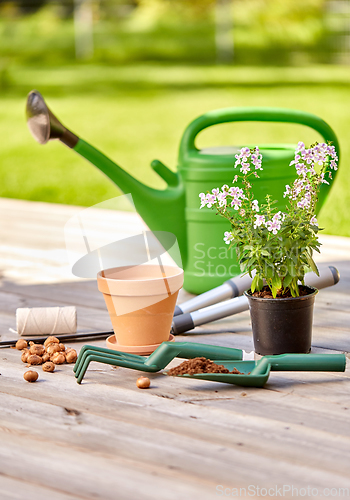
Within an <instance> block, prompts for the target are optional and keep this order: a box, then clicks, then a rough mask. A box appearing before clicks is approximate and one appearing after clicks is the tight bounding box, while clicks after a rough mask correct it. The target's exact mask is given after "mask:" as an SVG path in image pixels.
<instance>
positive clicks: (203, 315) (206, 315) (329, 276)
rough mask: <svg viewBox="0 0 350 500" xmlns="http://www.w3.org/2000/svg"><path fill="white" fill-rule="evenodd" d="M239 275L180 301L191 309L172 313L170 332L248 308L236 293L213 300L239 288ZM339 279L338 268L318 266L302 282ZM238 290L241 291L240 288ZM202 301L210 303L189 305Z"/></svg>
mask: <svg viewBox="0 0 350 500" xmlns="http://www.w3.org/2000/svg"><path fill="white" fill-rule="evenodd" d="M247 276H248V275H246V276H244V277H243V279H242V282H243V283H245V284H247V282H248V279H247ZM244 278H246V279H244ZM240 279H241V278H233V279H232V280H230V281H231V283H233V285H234V286H231V284H228V283H227V282H226V283H224V284H223V285H221V286H219V287H218V288H216V289H214V290H211V291H209V292H205V293H203V294H202V295H199V296H198V297H194V298H193V299H190V300H189V301H187V302H184V303H183V304H180V306H177V307H178V308H179V309H180V308H181V310H183V311H186V310H187V311H188V310H190V311H192V312H187V313H184V314H178V315H177V316H175V317H174V319H173V322H172V325H171V333H172V334H173V335H179V334H181V333H184V332H188V331H190V330H193V329H194V328H195V327H196V326H201V325H204V324H206V323H211V322H212V321H216V320H218V319H222V318H226V317H227V316H232V315H233V314H238V313H240V312H243V311H247V310H248V309H249V305H248V299H247V297H245V296H242V297H235V298H233V299H230V300H224V301H223V302H221V303H218V304H216V303H215V302H218V301H217V300H216V299H217V298H218V297H219V300H222V297H227V295H228V294H229V293H231V294H232V292H233V293H235V290H238V291H240V289H241V288H242V286H241V285H240V284H239V281H240ZM339 279H340V277H339V272H338V270H337V269H336V268H335V267H333V266H328V267H321V266H320V267H319V276H317V275H316V274H315V273H307V274H306V275H305V280H304V282H305V285H309V286H313V287H316V288H318V289H319V290H320V289H322V288H326V287H329V286H333V285H335V284H336V283H338V281H339ZM250 281H251V278H250ZM236 283H237V284H238V286H236ZM244 286H245V285H244ZM249 286H250V285H248V286H247V288H249ZM247 288H246V289H247ZM216 291H217V292H216ZM241 293H243V290H242V292H241ZM201 298H202V300H201ZM214 301H215V302H214ZM201 303H203V304H205V303H209V304H210V303H211V304H212V305H210V306H208V307H203V308H202V309H198V311H195V310H193V309H192V307H197V306H199V305H200V304H201Z"/></svg>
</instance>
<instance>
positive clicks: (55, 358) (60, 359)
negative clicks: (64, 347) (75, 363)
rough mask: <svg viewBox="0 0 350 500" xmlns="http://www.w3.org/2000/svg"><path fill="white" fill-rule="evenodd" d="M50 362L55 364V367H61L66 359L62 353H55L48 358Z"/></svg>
mask: <svg viewBox="0 0 350 500" xmlns="http://www.w3.org/2000/svg"><path fill="white" fill-rule="evenodd" d="M50 360H51V361H52V362H53V363H55V365H61V364H62V363H64V362H65V361H66V357H65V355H64V354H63V353H62V352H55V354H53V355H52V356H51V358H50Z"/></svg>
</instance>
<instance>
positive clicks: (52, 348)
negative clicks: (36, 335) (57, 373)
mask: <svg viewBox="0 0 350 500" xmlns="http://www.w3.org/2000/svg"><path fill="white" fill-rule="evenodd" d="M60 350H61V349H60V346H59V344H50V345H49V346H48V347H47V349H46V351H47V352H48V354H49V355H50V356H52V355H53V354H55V352H60Z"/></svg>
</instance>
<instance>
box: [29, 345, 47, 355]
mask: <svg viewBox="0 0 350 500" xmlns="http://www.w3.org/2000/svg"><path fill="white" fill-rule="evenodd" d="M29 352H30V354H37V355H38V356H42V355H43V354H44V352H45V347H44V346H43V345H41V344H33V345H31V346H30V348H29Z"/></svg>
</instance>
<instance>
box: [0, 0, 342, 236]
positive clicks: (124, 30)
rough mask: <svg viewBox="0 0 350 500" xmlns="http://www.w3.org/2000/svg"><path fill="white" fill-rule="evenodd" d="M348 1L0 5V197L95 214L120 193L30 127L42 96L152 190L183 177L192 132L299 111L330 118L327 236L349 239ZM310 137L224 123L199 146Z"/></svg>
mask: <svg viewBox="0 0 350 500" xmlns="http://www.w3.org/2000/svg"><path fill="white" fill-rule="evenodd" d="M349 63H350V2H349V1H348V0H62V1H59V0H57V1H52V0H17V1H6V0H0V138H1V139H0V196H4V197H11V198H22V199H29V200H40V201H48V202H57V203H67V204H76V205H85V206H89V205H93V204H95V203H98V202H100V201H103V200H105V199H108V198H110V197H113V196H115V195H116V194H118V190H117V188H116V187H115V186H114V185H113V184H112V183H111V182H109V180H108V179H106V178H105V177H104V176H103V175H102V174H101V173H100V172H99V171H98V170H97V169H95V168H94V167H92V166H91V165H89V164H88V163H87V162H86V161H85V160H83V159H82V158H81V157H79V156H78V155H76V154H74V153H73V152H72V151H70V150H69V149H68V148H65V147H64V146H63V145H62V144H60V143H57V142H51V143H50V144H49V145H47V146H45V147H44V148H43V147H42V146H40V145H38V144H37V143H35V141H34V140H33V139H32V137H31V136H30V134H29V132H28V129H27V127H26V124H25V116H24V108H25V101H26V95H27V93H28V92H29V91H30V90H31V89H33V88H36V89H38V90H39V91H41V92H42V94H43V95H44V97H45V98H46V100H47V102H48V104H49V106H50V107H51V108H52V110H53V111H54V113H55V114H57V115H58V117H59V118H60V119H61V120H62V121H63V123H65V124H66V125H67V127H68V128H70V129H71V130H73V131H74V132H75V133H77V134H78V135H79V136H81V137H82V138H84V139H85V140H87V141H89V142H90V143H91V144H93V145H94V146H96V147H97V148H99V149H100V150H102V151H103V152H105V153H106V154H107V155H108V156H109V157H111V158H112V159H114V160H115V161H117V162H118V163H119V164H120V165H121V166H122V167H124V168H125V170H127V171H128V172H130V173H131V174H132V175H134V176H135V177H137V178H138V179H139V180H141V181H143V182H145V183H146V184H149V185H152V186H154V187H158V188H162V187H164V183H163V181H162V180H160V179H159V177H158V176H157V175H156V174H155V173H154V172H153V170H152V169H151V167H150V162H151V161H152V160H153V159H154V158H158V159H159V160H161V161H163V162H164V163H165V164H167V165H168V166H169V167H170V168H171V169H173V170H176V167H177V149H178V145H179V142H180V139H181V136H182V133H183V131H184V129H185V128H186V126H187V125H188V123H189V122H191V121H192V120H193V119H194V118H196V117H197V116H198V115H201V114H203V113H205V112H206V111H209V110H212V109H216V108H223V107H229V106H272V107H276V106H277V107H288V108H294V109H301V110H305V111H309V112H311V113H314V114H316V115H318V116H320V117H322V118H323V119H324V120H325V121H326V122H327V123H329V125H330V126H331V127H332V128H333V129H334V130H335V132H336V134H337V136H338V138H339V140H340V145H341V149H342V161H341V168H340V171H339V175H338V177H337V179H336V181H335V183H334V187H333V188H332V191H331V194H330V196H329V198H328V200H327V202H326V204H325V206H324V208H323V210H322V214H321V218H320V221H321V224H322V225H323V226H324V227H325V228H326V232H328V233H333V234H340V235H346V236H350V224H349V222H348V217H347V213H348V211H349V210H350V176H349V175H348V168H349V160H348V159H349V157H350V143H349V130H350V117H349V114H348V111H347V110H348V109H349V106H350V93H349V82H350V69H349ZM317 139H320V137H319V136H318V135H317V134H316V133H314V132H313V131H312V130H310V129H307V128H306V127H301V126H296V125H277V124H264V125H262V124H259V123H249V124H248V123H243V124H226V125H220V126H216V127H212V128H210V129H208V130H207V131H205V132H203V133H202V134H200V136H199V138H198V145H199V146H210V145H230V144H231V145H232V144H234V145H244V144H246V143H247V142H249V143H256V144H259V143H285V142H287V143H293V142H295V143H297V142H298V141H299V140H304V141H305V142H314V141H315V140H317Z"/></svg>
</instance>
